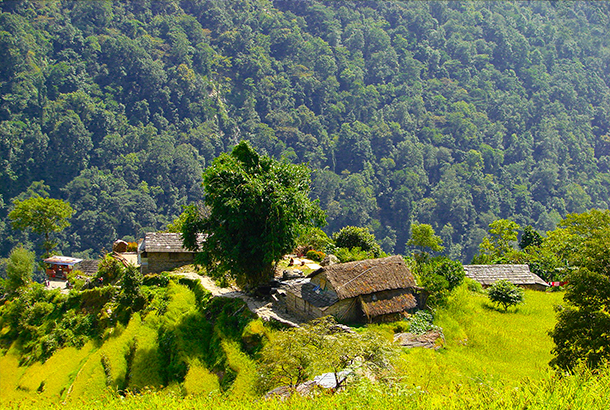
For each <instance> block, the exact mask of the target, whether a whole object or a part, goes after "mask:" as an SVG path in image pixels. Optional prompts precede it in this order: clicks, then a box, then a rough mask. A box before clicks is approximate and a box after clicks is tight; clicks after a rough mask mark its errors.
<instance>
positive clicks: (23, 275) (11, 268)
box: [4, 246, 35, 292]
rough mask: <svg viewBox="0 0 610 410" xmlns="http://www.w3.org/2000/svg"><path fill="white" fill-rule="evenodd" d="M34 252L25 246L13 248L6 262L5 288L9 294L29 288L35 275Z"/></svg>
mask: <svg viewBox="0 0 610 410" xmlns="http://www.w3.org/2000/svg"><path fill="white" fill-rule="evenodd" d="M34 260H35V256H34V252H32V251H29V250H27V249H25V248H24V247H23V246H17V247H15V248H13V250H12V251H11V254H10V255H9V257H8V260H7V262H6V276H7V278H6V281H5V282H4V287H5V289H6V290H8V291H9V292H13V291H16V290H17V289H19V288H21V287H23V286H27V285H28V284H29V283H30V282H31V281H32V275H33V273H34Z"/></svg>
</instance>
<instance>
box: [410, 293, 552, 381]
mask: <svg viewBox="0 0 610 410" xmlns="http://www.w3.org/2000/svg"><path fill="white" fill-rule="evenodd" d="M562 297H563V293H558V292H553V293H548V292H546V293H545V292H537V291H531V290H526V292H525V303H524V304H522V305H519V306H518V307H516V308H511V309H509V310H508V312H503V311H502V310H498V309H496V308H495V307H494V306H493V305H492V304H491V303H490V302H489V300H488V298H487V296H485V295H484V294H478V293H473V292H469V291H468V290H467V289H466V288H465V287H461V288H459V289H457V290H456V292H455V294H454V295H453V296H452V297H451V298H450V300H449V303H448V304H447V306H446V307H444V308H442V309H438V310H437V312H436V322H435V323H436V324H437V325H439V326H441V327H442V328H443V330H444V335H445V338H446V348H445V349H441V350H439V351H438V352H434V351H431V350H425V349H413V350H410V351H408V352H406V353H405V354H404V355H403V357H402V360H401V365H400V367H401V370H400V373H402V374H403V377H405V378H406V379H408V380H410V382H412V383H414V384H415V385H417V386H420V387H421V388H423V389H425V390H431V389H443V388H445V386H446V385H447V383H452V382H456V383H463V382H465V381H475V382H478V383H485V384H490V385H494V386H495V385H498V384H507V385H511V384H513V385H514V384H516V383H517V382H519V381H520V380H521V379H523V378H537V377H540V376H541V375H543V374H545V373H546V371H547V370H548V369H549V367H548V362H549V360H550V359H551V357H552V355H551V349H552V348H553V341H552V339H551V338H550V336H549V335H548V331H549V330H551V329H552V328H553V326H554V324H555V321H556V319H555V312H554V306H555V305H557V304H560V303H561V302H562Z"/></svg>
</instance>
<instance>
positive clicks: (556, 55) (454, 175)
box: [0, 0, 610, 261]
mask: <svg viewBox="0 0 610 410" xmlns="http://www.w3.org/2000/svg"><path fill="white" fill-rule="evenodd" d="M5 3H6V2H5ZM402 3H403V2H381V3H378V4H377V3H376V4H374V6H373V7H364V8H362V7H360V5H361V4H360V3H358V2H320V1H315V2H314V3H312V7H302V6H301V5H299V4H298V3H297V4H291V3H290V2H274V3H273V4H271V5H269V4H266V3H264V2H263V3H261V2H256V1H250V0H248V1H246V3H244V4H245V5H244V4H242V3H241V2H234V1H233V0H231V1H229V3H227V5H226V7H219V6H218V4H216V2H195V3H190V2H178V3H176V2H174V3H171V5H170V6H167V5H166V4H165V3H164V4H163V5H162V6H160V7H157V6H156V5H155V4H154V3H146V4H143V5H141V4H138V3H136V4H131V3H126V2H100V3H99V4H98V3H91V4H90V3H89V2H84V3H83V4H80V3H79V2H77V3H73V2H65V1H61V2H53V3H48V4H47V3H44V4H43V5H44V6H43V7H38V3H36V2H33V3H30V2H16V3H15V2H10V1H9V2H8V3H7V5H3V6H2V12H3V14H2V16H3V17H2V20H1V21H0V32H2V33H6V34H3V36H2V38H1V39H0V43H1V44H0V54H1V55H0V61H1V63H0V76H1V78H2V79H3V80H2V81H3V84H4V85H3V88H2V90H1V91H0V93H1V94H2V95H1V98H2V101H3V102H4V103H3V104H4V105H3V116H2V121H0V163H2V166H1V167H0V196H2V198H3V199H2V200H0V202H3V203H7V204H10V203H12V201H13V200H14V199H18V200H20V201H22V200H24V199H26V198H27V197H30V196H31V195H32V194H33V193H35V192H37V193H39V195H41V196H45V195H43V194H42V192H39V191H40V189H39V188H40V186H38V187H36V186H33V185H34V183H38V182H39V181H40V180H41V179H43V178H44V179H45V181H46V183H47V184H48V185H49V186H48V188H46V189H44V191H46V192H47V193H48V194H49V195H52V196H53V197H54V198H63V199H65V200H68V201H69V202H70V204H71V205H72V206H73V207H74V209H76V210H77V211H78V213H76V214H75V217H74V218H72V219H71V226H70V227H68V228H66V229H65V230H64V231H62V232H61V233H58V234H56V235H53V238H51V239H52V240H54V241H58V243H59V244H61V250H62V252H63V253H64V254H75V253H77V252H89V253H90V254H98V253H100V252H102V249H103V248H106V249H107V248H108V246H109V244H110V243H111V242H112V241H113V240H114V239H116V238H117V237H124V236H127V235H129V236H134V237H141V236H142V234H143V233H144V232H145V231H151V230H160V229H164V228H165V227H167V226H168V224H170V223H171V222H172V221H175V220H176V218H177V217H178V215H180V213H181V212H182V205H184V204H188V203H196V202H198V201H201V200H203V197H204V195H203V194H204V193H203V189H202V187H201V185H200V183H201V180H202V179H201V175H202V171H203V169H205V168H206V166H208V165H209V164H211V163H212V161H213V160H214V158H216V157H217V156H218V155H220V154H221V153H223V152H227V151H228V150H229V149H230V147H231V146H232V145H233V144H234V143H235V142H236V141H238V140H239V139H240V138H247V139H249V141H250V142H251V143H252V145H253V146H255V147H256V149H257V150H258V151H259V152H261V153H264V154H265V155H269V156H271V157H273V158H276V159H279V158H283V159H284V160H286V161H288V162H293V163H300V164H303V163H309V165H310V167H311V168H312V169H313V170H314V171H313V175H314V176H313V184H312V185H313V186H312V197H313V198H317V199H320V206H321V207H322V209H324V210H325V211H327V215H328V223H329V226H328V232H336V231H338V230H339V229H340V228H341V227H344V226H350V225H351V226H363V227H368V228H369V229H370V230H371V232H373V233H374V234H375V236H376V238H378V242H379V244H380V246H381V247H382V249H384V251H385V252H388V253H408V252H407V251H408V250H406V249H405V245H406V243H407V241H408V239H409V234H410V226H409V225H410V224H409V223H408V221H413V220H417V221H419V222H420V223H422V224H429V225H431V226H432V227H433V229H434V230H436V232H438V234H439V236H440V237H441V238H442V240H443V245H444V246H445V247H446V251H447V253H448V255H450V256H451V257H452V258H459V259H460V260H462V261H470V260H472V257H473V256H474V255H475V254H476V253H477V251H478V248H477V247H478V245H479V243H480V242H481V239H482V235H483V231H484V230H486V229H487V226H488V224H489V223H490V222H491V221H493V220H495V219H497V218H511V219H513V220H514V221H515V222H517V223H519V224H520V225H522V226H527V225H531V226H534V227H535V228H536V229H537V230H538V231H539V232H546V231H550V230H553V229H554V228H555V225H556V223H557V222H559V221H560V220H561V218H562V216H564V215H566V214H567V213H569V212H583V211H585V210H586V209H588V208H591V207H598V208H607V207H608V203H607V202H608V197H609V196H610V195H609V193H610V184H609V183H608V178H607V174H608V170H609V169H610V167H609V164H610V155H609V153H610V149H609V144H608V141H607V139H606V138H605V136H606V135H608V134H609V131H610V122H608V121H607V119H606V114H605V113H606V111H607V107H606V106H605V101H606V99H607V98H606V96H607V94H608V90H609V86H608V84H609V82H608V80H607V77H608V73H607V72H606V71H604V70H602V69H599V67H604V64H605V61H606V55H605V48H604V47H602V46H600V45H603V44H605V43H607V42H608V40H609V33H608V30H607V29H606V28H607V26H608V24H607V23H608V21H607V18H606V17H605V16H607V15H608V14H609V13H608V12H609V8H608V4H606V3H605V2H569V3H565V4H564V3H561V7H557V6H556V4H555V3H552V2H551V3H544V2H543V3H541V4H538V3H536V4H530V3H527V2H523V3H518V2H517V3H510V7H505V4H504V2H498V3H492V4H487V3H479V2H472V4H470V3H469V7H457V6H455V5H454V4H451V3H449V4H440V5H439V4H437V3H436V2H408V3H406V4H402ZM242 6H243V7H242ZM470 6H472V7H470ZM514 16H524V18H523V19H521V20H519V21H518V22H513V20H514V18H515V17H514ZM488 22H492V23H489V24H488ZM371 27H372V28H371ZM556 27H562V30H563V31H562V35H557V33H556V32H555V31H556ZM499 33H500V34H499ZM565 39H569V40H570V41H569V42H566V40H565ZM422 44H425V47H424V46H422ZM253 45H254V46H253ZM100 67H101V68H100ZM0 218H2V219H3V222H4V223H0V235H2V237H3V238H5V240H4V241H3V242H2V243H1V244H0V256H3V257H6V256H7V255H8V253H9V252H10V249H12V248H13V247H14V246H15V245H16V244H17V243H20V242H21V243H25V244H26V245H27V246H29V245H30V244H29V243H28V242H35V241H36V238H34V235H31V236H28V235H27V233H21V232H15V233H14V232H11V230H10V224H8V223H6V222H7V220H6V210H4V212H3V213H2V214H1V215H0ZM172 229H176V230H178V229H177V228H176V227H174V228H172Z"/></svg>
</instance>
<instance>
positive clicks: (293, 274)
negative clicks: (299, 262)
mask: <svg viewBox="0 0 610 410" xmlns="http://www.w3.org/2000/svg"><path fill="white" fill-rule="evenodd" d="M302 277H303V271H302V270H299V269H294V270H292V271H288V270H285V271H284V272H282V280H290V279H299V278H302Z"/></svg>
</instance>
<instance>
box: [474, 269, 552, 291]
mask: <svg viewBox="0 0 610 410" xmlns="http://www.w3.org/2000/svg"><path fill="white" fill-rule="evenodd" d="M464 271H465V273H466V277H468V278H471V279H474V280H476V281H477V282H479V283H480V284H481V285H483V287H484V288H486V287H488V286H491V285H493V284H494V283H495V282H496V281H498V280H501V279H506V280H508V281H509V282H511V283H512V284H514V285H518V286H522V287H524V288H529V289H535V290H545V289H546V288H547V287H549V284H548V283H546V282H545V281H543V280H542V279H541V278H540V277H539V276H538V275H536V274H535V273H532V272H531V271H530V268H529V266H527V265H464Z"/></svg>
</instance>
